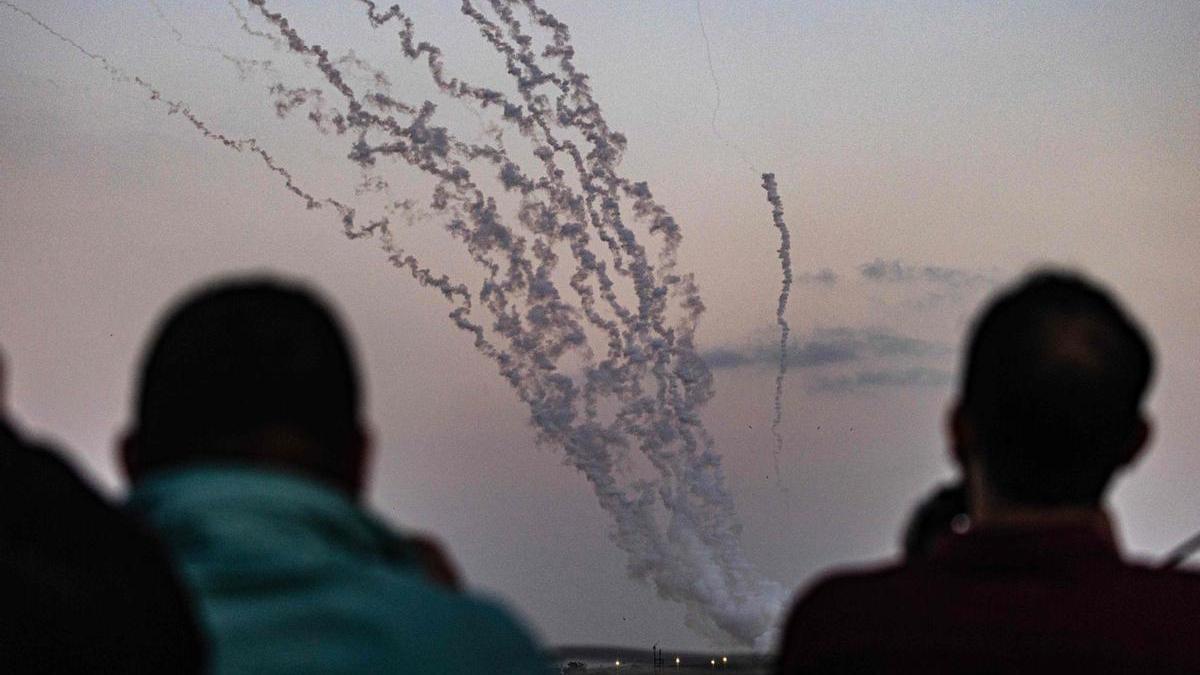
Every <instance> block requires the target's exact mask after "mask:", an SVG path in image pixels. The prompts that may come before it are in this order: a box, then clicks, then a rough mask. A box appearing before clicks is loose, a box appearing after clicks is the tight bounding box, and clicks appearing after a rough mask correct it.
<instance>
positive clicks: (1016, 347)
mask: <svg viewBox="0 0 1200 675" xmlns="http://www.w3.org/2000/svg"><path fill="white" fill-rule="evenodd" d="M1152 370H1153V356H1152V354H1151V350H1150V346H1149V344H1148V342H1147V340H1146V338H1145V337H1144V336H1143V334H1142V331H1141V330H1140V329H1139V328H1138V327H1137V325H1135V323H1134V322H1133V320H1132V319H1131V318H1130V317H1129V316H1128V315H1127V314H1126V313H1125V311H1124V310H1122V309H1121V308H1120V307H1119V306H1118V305H1117V303H1116V302H1115V301H1114V300H1113V299H1112V298H1111V297H1110V296H1109V295H1108V294H1107V293H1106V292H1105V291H1104V290H1102V289H1100V288H1099V287H1098V286H1096V285H1095V284H1094V283H1092V282H1090V281H1088V280H1086V279H1084V278H1082V277H1080V276H1077V275H1074V274H1070V273H1064V272H1040V273H1036V274H1034V275H1032V276H1030V277H1029V278H1027V279H1026V280H1025V281H1024V282H1022V283H1021V284H1020V285H1018V286H1017V287H1015V288H1014V289H1012V290H1010V291H1008V292H1006V293H1004V294H1003V295H1001V296H1000V297H999V298H998V299H996V300H995V301H994V302H993V303H992V304H991V306H990V307H988V308H987V310H986V311H985V312H984V313H983V315H982V316H981V317H980V318H979V319H978V321H977V323H976V324H975V327H974V331H973V335H972V338H971V342H970V345H969V348H968V352H967V361H966V368H965V372H964V377H963V383H962V393H961V396H962V398H961V400H960V403H959V407H958V409H957V411H956V413H955V419H954V435H955V444H956V452H957V453H958V454H959V456H960V458H962V459H963V461H965V462H972V461H977V462H978V463H979V469H980V470H981V472H982V475H983V477H984V480H985V481H986V483H987V486H988V488H989V489H990V490H991V491H992V493H994V494H995V495H997V496H999V497H1001V498H1003V499H1005V500H1007V501H1008V502H1010V503H1015V504H1024V505H1030V506H1094V505H1097V504H1098V503H1099V502H1100V500H1101V499H1102V497H1103V495H1104V492H1105V490H1106V488H1107V486H1108V484H1109V482H1110V480H1111V478H1112V476H1113V474H1114V473H1115V472H1116V470H1117V469H1119V468H1120V467H1122V466H1124V465H1125V464H1127V463H1128V462H1130V461H1131V460H1132V459H1133V457H1134V456H1135V455H1136V454H1137V452H1138V451H1139V450H1140V449H1141V447H1142V446H1143V445H1144V443H1145V441H1146V438H1147V434H1148V426H1147V423H1146V421H1145V418H1144V416H1143V413H1142V401H1143V397H1144V395H1145V393H1146V388H1147V385H1148V383H1149V381H1150V377H1151V374H1152Z"/></svg>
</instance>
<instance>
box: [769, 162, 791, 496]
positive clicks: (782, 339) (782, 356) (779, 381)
mask: <svg viewBox="0 0 1200 675" xmlns="http://www.w3.org/2000/svg"><path fill="white" fill-rule="evenodd" d="M762 186H763V189H764V190H766V191H767V201H768V202H770V204H771V219H772V220H773V221H774V222H775V227H777V228H779V264H780V266H782V267H783V286H782V288H780V290H779V305H778V306H777V307H776V308H775V322H776V323H778V324H779V372H778V373H777V374H776V375H775V417H774V418H773V419H772V420H771V435H773V436H774V437H775V478H776V481H777V482H778V483H779V485H780V486H781V487H782V486H783V482H782V479H781V478H780V475H779V455H780V454H781V453H782V452H783V436H782V435H780V433H779V424H780V422H782V421H783V380H784V377H785V376H786V375H787V344H788V336H789V334H790V333H791V328H790V327H789V326H788V322H787V319H785V318H784V313H785V312H786V311H787V304H788V295H789V294H790V293H791V290H792V235H791V233H790V232H788V227H787V223H785V222H783V200H782V199H780V197H779V186H778V185H776V184H775V174H773V173H764V174H763V175H762Z"/></svg>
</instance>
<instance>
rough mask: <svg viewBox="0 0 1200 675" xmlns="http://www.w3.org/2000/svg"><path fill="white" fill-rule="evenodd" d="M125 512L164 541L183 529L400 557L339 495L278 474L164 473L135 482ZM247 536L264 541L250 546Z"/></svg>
mask: <svg viewBox="0 0 1200 675" xmlns="http://www.w3.org/2000/svg"><path fill="white" fill-rule="evenodd" d="M129 506H130V508H131V509H133V510H134V511H135V512H137V513H139V514H141V515H143V516H144V517H146V518H147V519H149V520H150V521H151V522H152V523H153V524H155V525H156V526H157V527H159V528H162V529H163V530H164V531H165V534H166V535H167V536H168V538H171V537H172V533H173V532H174V531H175V530H177V529H188V530H193V531H194V534H201V532H202V533H203V535H204V536H205V538H206V539H213V540H217V541H221V542H223V543H225V544H234V545H237V544H239V543H240V544H244V545H247V546H250V547H253V546H255V544H256V543H262V544H267V543H269V544H270V545H271V546H272V547H280V546H283V547H285V550H286V547H288V546H289V545H290V546H294V547H299V548H308V549H312V548H326V547H328V549H329V550H331V551H345V552H351V553H354V554H357V555H365V556H369V557H384V558H387V559H389V560H392V561H394V562H402V561H403V560H404V558H405V557H406V556H405V551H404V548H405V547H404V545H403V540H402V538H401V537H399V536H397V535H396V534H394V533H393V532H391V531H390V529H389V528H387V527H386V526H385V525H383V524H382V523H380V522H379V521H378V520H376V519H375V518H373V517H372V516H371V515H370V514H368V513H367V512H366V511H365V510H364V509H363V508H362V507H360V506H359V505H358V504H356V503H354V502H353V501H351V500H350V498H349V497H347V496H346V495H345V494H343V493H341V492H339V491H338V490H336V489H334V488H333V487H330V486H327V485H325V484H323V483H320V482H319V481H316V480H313V479H310V478H307V477H305V476H302V475H299V474H294V473H288V472H284V471H279V470H273V469H263V468H258V467H250V466H243V465H235V464H205V465H193V466H186V467H178V468H172V469H166V470H162V471H158V472H155V473H153V474H151V475H149V476H147V477H145V478H144V479H143V480H141V481H140V482H139V483H138V484H137V485H136V486H135V487H134V488H133V490H132V491H131V492H130V498H129ZM247 530H258V531H259V534H260V535H261V536H262V537H264V538H266V539H267V540H269V541H261V542H256V541H255V540H254V539H253V538H248V537H247V536H246V534H247ZM177 534H182V533H177ZM178 543H182V542H178ZM277 550H278V549H277Z"/></svg>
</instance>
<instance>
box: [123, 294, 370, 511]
mask: <svg viewBox="0 0 1200 675" xmlns="http://www.w3.org/2000/svg"><path fill="white" fill-rule="evenodd" d="M359 398H360V393H359V382H358V375H357V373H356V369H355V365H354V360H353V357H352V355H351V352H350V348H349V345H348V344H347V342H346V338H345V336H344V335H343V333H342V330H341V329H340V327H339V325H338V322H337V320H336V319H335V318H334V316H333V313H332V312H331V311H330V310H329V308H327V307H326V306H325V305H324V303H323V302H321V301H320V300H319V299H318V298H317V297H316V296H315V295H314V294H313V293H312V292H310V291H308V290H305V289H304V288H302V287H299V286H296V285H293V284H288V283H284V282H280V281H275V280H271V279H265V278H257V279H245V280H236V281H227V282H222V283H218V284H215V285H213V286H210V287H207V288H204V289H201V290H200V291H199V292H197V293H195V294H194V295H192V296H191V297H188V298H185V299H184V301H183V302H181V303H180V304H179V305H178V306H177V307H175V308H174V309H173V310H172V311H171V312H170V313H169V315H168V316H167V318H166V320H165V321H164V322H163V324H162V326H161V327H160V328H159V329H158V333H157V335H156V336H155V338H154V339H153V341H152V342H151V343H150V347H149V350H148V352H147V354H146V357H145V362H144V363H143V366H142V371H141V381H140V383H139V389H138V392H137V400H136V415H137V417H136V420H135V422H134V428H133V429H132V430H131V431H130V434H129V436H128V437H127V438H126V441H125V444H124V448H123V455H124V460H125V465H126V470H127V471H128V473H129V475H130V478H131V479H133V480H134V481H136V480H138V479H139V478H140V477H141V476H143V475H145V474H146V473H148V472H150V471H154V470H156V469H161V468H169V467H176V466H180V465H185V464H192V463H207V462H236V463H246V464H254V465H263V466H269V467H272V468H278V469H283V470H289V471H295V472H300V473H303V474H306V475H308V476H310V477H314V478H317V479H319V480H322V481H324V482H326V483H329V484H332V485H334V486H336V487H338V488H340V489H342V490H344V491H346V492H348V493H350V494H352V495H357V494H358V493H359V492H360V490H361V488H362V483H363V465H364V455H365V450H366V438H365V435H364V432H363V430H362V426H361V423H360V418H359Z"/></svg>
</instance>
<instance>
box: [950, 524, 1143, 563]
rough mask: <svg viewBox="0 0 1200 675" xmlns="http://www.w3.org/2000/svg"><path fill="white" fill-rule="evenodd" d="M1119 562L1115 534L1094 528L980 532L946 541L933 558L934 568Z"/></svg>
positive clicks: (965, 534) (951, 536)
mask: <svg viewBox="0 0 1200 675" xmlns="http://www.w3.org/2000/svg"><path fill="white" fill-rule="evenodd" d="M1119 560H1120V552H1119V551H1118V550H1117V545H1116V542H1115V541H1114V539H1113V536H1112V534H1111V531H1107V530H1103V529H1101V528H1097V527H1095V526H1094V525H1056V526H1052V527H1036V528H997V527H992V528H977V529H972V530H968V531H967V532H965V533H963V534H951V535H949V536H946V537H944V538H942V539H941V540H940V541H938V543H937V544H936V545H935V546H934V549H933V552H932V553H931V554H930V557H929V562H930V564H936V565H949V566H956V567H957V566H971V567H1022V568H1029V567H1058V566H1063V565H1072V564H1076V563H1079V562H1087V561H1109V562H1118V561H1119Z"/></svg>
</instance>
